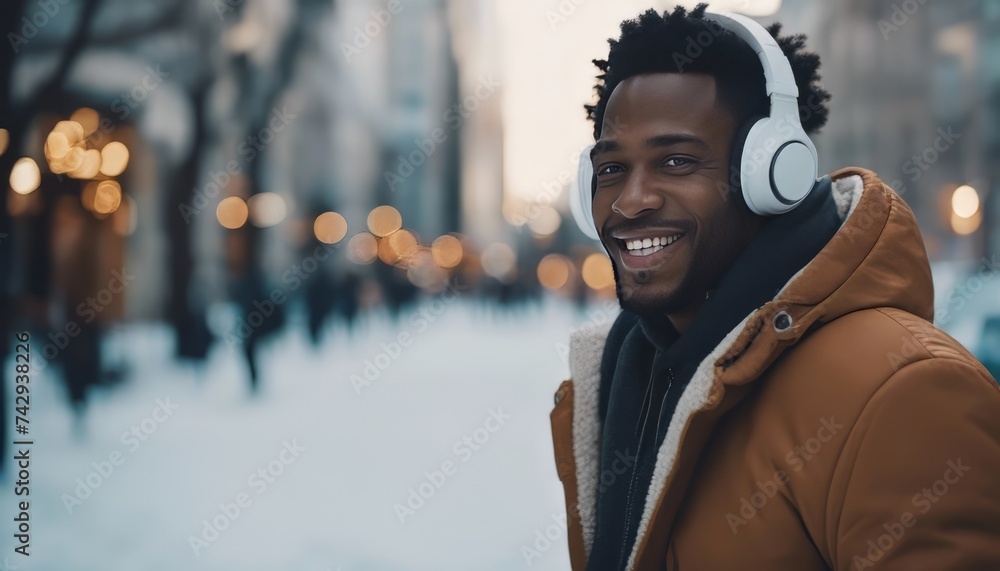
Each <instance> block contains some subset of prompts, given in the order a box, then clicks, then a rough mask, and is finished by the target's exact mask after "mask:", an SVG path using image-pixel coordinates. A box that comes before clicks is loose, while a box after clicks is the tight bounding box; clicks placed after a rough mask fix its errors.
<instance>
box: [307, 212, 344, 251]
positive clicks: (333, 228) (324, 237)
mask: <svg viewBox="0 0 1000 571" xmlns="http://www.w3.org/2000/svg"><path fill="white" fill-rule="evenodd" d="M313 233H314V234H315V235H316V239H317V240H319V241H320V242H323V243H324V244H336V243H337V242H340V241H341V240H343V239H344V236H347V219H346V218H344V216H343V215H342V214H340V213H339V212H333V211H330V212H324V213H323V214H320V215H319V216H317V217H316V221H315V222H313Z"/></svg>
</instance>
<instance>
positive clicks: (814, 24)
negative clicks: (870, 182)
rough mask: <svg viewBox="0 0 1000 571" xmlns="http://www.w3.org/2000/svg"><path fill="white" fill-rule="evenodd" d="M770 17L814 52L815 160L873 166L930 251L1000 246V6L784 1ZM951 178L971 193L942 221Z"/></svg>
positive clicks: (966, 254)
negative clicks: (911, 215)
mask: <svg viewBox="0 0 1000 571" xmlns="http://www.w3.org/2000/svg"><path fill="white" fill-rule="evenodd" d="M770 21H780V22H782V23H783V24H784V33H786V34H787V33H804V34H806V35H807V36H808V43H807V45H808V47H809V48H810V49H811V50H813V51H815V52H817V53H818V54H819V55H820V57H821V58H822V61H823V63H822V67H821V68H820V71H821V73H822V75H823V80H822V81H823V84H824V86H825V87H826V88H827V89H828V90H829V91H830V92H831V93H832V95H833V99H832V100H831V102H830V119H829V122H828V123H827V125H826V126H825V127H824V128H823V129H822V131H821V133H820V134H819V136H818V137H817V138H816V141H817V147H818V149H819V152H820V163H821V164H820V168H821V170H822V171H824V172H831V171H833V170H836V169H839V168H841V167H844V166H861V167H865V168H869V169H872V170H874V171H875V172H876V173H878V174H879V176H880V177H881V178H882V179H883V180H884V181H885V182H887V183H888V184H890V185H891V186H892V187H893V188H894V189H895V190H896V191H897V192H900V194H902V196H903V197H904V199H905V200H906V201H907V203H908V204H909V205H910V206H911V207H912V208H913V210H914V212H915V213H916V215H917V218H918V220H919V222H920V226H921V229H922V230H923V233H924V237H925V241H926V243H927V248H928V253H929V254H930V256H931V259H932V260H940V259H975V258H978V257H979V256H981V255H983V254H986V253H991V252H997V251H1000V235H998V229H997V227H996V220H997V219H998V218H1000V202H998V200H997V194H998V190H1000V189H998V184H1000V172H998V168H1000V167H998V165H997V164H996V161H995V160H991V159H993V158H995V157H996V156H997V150H998V145H1000V131H998V129H997V125H998V124H1000V122H998V119H1000V117H998V116H997V113H998V111H997V110H998V105H997V104H998V99H1000V39H998V34H997V31H998V26H1000V4H998V3H996V2H980V1H978V0H958V1H955V2H948V3H935V2H922V1H918V0H906V1H903V0H879V1H877V2H871V1H863V0H850V1H845V2H823V3H817V2H810V1H808V0H785V1H784V2H783V3H782V5H781V8H780V10H779V11H778V12H777V13H776V14H774V15H773V16H772V17H770V18H767V19H765V20H764V22H770ZM962 185H969V186H972V187H973V188H974V189H975V190H976V191H977V194H978V196H979V198H980V200H981V201H982V203H981V204H980V206H979V209H978V212H977V213H976V214H974V215H972V216H971V217H968V218H967V219H961V218H959V219H956V220H954V221H953V217H954V215H953V212H952V194H953V193H954V191H955V190H956V188H958V187H960V186H962Z"/></svg>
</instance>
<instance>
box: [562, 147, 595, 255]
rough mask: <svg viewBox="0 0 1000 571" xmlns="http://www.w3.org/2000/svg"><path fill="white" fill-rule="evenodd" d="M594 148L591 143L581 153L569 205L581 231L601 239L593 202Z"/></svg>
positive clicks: (593, 238) (592, 237)
mask: <svg viewBox="0 0 1000 571" xmlns="http://www.w3.org/2000/svg"><path fill="white" fill-rule="evenodd" d="M592 148H593V145H590V146H588V147H587V148H585V149H583V151H582V152H581V153H580V162H579V164H578V166H577V169H576V183H575V184H573V185H571V186H570V189H571V190H572V191H573V192H571V194H570V204H569V206H570V211H571V212H572V213H573V219H574V220H576V225H577V226H578V227H579V228H580V231H581V232H583V233H584V235H586V236H587V237H588V238H591V239H592V240H597V241H600V237H598V235H597V228H596V227H595V226H594V210H593V203H594V189H595V186H596V184H597V178H596V177H595V176H594V167H593V165H592V164H591V162H590V150H591V149H592Z"/></svg>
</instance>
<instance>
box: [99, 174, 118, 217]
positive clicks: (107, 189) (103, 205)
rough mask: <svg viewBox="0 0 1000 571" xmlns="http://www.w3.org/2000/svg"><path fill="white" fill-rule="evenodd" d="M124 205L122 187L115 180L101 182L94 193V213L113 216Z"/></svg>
mask: <svg viewBox="0 0 1000 571" xmlns="http://www.w3.org/2000/svg"><path fill="white" fill-rule="evenodd" d="M121 203H122V187H121V185H119V184H118V181H115V180H105V181H101V182H100V183H98V185H97V190H96V192H95V193H94V212H96V213H97V214H111V213H112V212H114V211H115V210H118V206H119V205H120V204H121Z"/></svg>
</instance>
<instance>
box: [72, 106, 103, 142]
mask: <svg viewBox="0 0 1000 571" xmlns="http://www.w3.org/2000/svg"><path fill="white" fill-rule="evenodd" d="M69 120H70V121H74V122H76V123H79V124H80V126H81V127H83V136H84V137H89V136H90V135H91V133H93V132H94V131H96V130H97V124H98V122H99V121H100V120H101V117H100V116H99V115H98V114H97V111H94V110H93V109H91V108H90V107H81V108H79V109H77V110H76V111H74V112H73V114H72V115H70V117H69Z"/></svg>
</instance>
